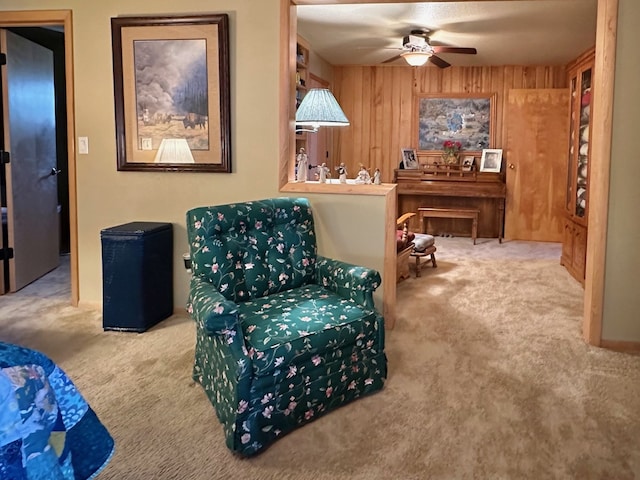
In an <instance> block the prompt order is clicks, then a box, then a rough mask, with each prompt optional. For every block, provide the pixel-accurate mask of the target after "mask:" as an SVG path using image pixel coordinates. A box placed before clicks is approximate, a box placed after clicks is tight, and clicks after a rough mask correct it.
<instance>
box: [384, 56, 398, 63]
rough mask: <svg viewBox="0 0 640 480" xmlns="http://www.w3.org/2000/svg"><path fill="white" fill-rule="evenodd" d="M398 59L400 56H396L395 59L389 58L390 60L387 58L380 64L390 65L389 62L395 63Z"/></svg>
mask: <svg viewBox="0 0 640 480" xmlns="http://www.w3.org/2000/svg"><path fill="white" fill-rule="evenodd" d="M399 58H400V55H396V56H395V57H391V58H389V59H387V60H385V61H384V62H382V63H391V62H395V61H396V60H398V59H399Z"/></svg>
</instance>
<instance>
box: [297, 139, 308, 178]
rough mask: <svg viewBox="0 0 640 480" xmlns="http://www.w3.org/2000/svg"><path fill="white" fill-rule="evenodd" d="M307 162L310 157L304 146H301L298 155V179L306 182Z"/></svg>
mask: <svg viewBox="0 0 640 480" xmlns="http://www.w3.org/2000/svg"><path fill="white" fill-rule="evenodd" d="M307 164H308V158H307V153H306V151H305V149H304V147H300V151H299V152H298V155H296V165H297V170H296V181H297V182H306V181H307Z"/></svg>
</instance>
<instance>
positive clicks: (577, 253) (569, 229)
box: [560, 48, 595, 284]
mask: <svg viewBox="0 0 640 480" xmlns="http://www.w3.org/2000/svg"><path fill="white" fill-rule="evenodd" d="M594 58H595V49H594V48H592V49H590V50H589V51H587V52H585V53H584V54H582V55H581V56H580V57H578V58H577V59H576V60H575V61H574V62H572V63H571V64H570V65H569V66H568V67H567V72H568V76H569V91H570V101H569V108H570V111H569V115H570V125H569V159H568V160H569V163H568V170H567V171H568V177H567V192H566V199H565V213H566V217H565V220H564V233H563V240H562V257H561V259H560V263H561V264H562V265H564V266H565V268H566V269H567V270H568V271H569V273H570V274H571V275H572V276H573V277H574V278H575V279H576V280H578V281H579V282H580V283H582V284H584V277H585V265H586V254H587V227H588V225H587V221H588V213H589V165H590V163H591V161H590V159H591V149H590V148H589V139H590V138H591V124H592V122H591V98H592V90H591V87H592V80H593V65H594Z"/></svg>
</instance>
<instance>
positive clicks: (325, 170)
mask: <svg viewBox="0 0 640 480" xmlns="http://www.w3.org/2000/svg"><path fill="white" fill-rule="evenodd" d="M316 168H317V169H318V180H319V181H320V183H327V176H328V175H329V167H327V164H326V163H323V164H322V165H320V166H318V167H316Z"/></svg>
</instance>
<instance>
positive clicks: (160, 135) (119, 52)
mask: <svg viewBox="0 0 640 480" xmlns="http://www.w3.org/2000/svg"><path fill="white" fill-rule="evenodd" d="M111 41H112V48H113V80H114V99H115V121H116V153H117V159H118V170H125V171H126V170H130V171H190V172H224V173H229V172H231V131H230V128H231V115H230V108H231V107H230V95H229V85H230V81H229V18H228V15H227V14H216V15H198V16H182V17H115V18H112V19H111Z"/></svg>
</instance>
